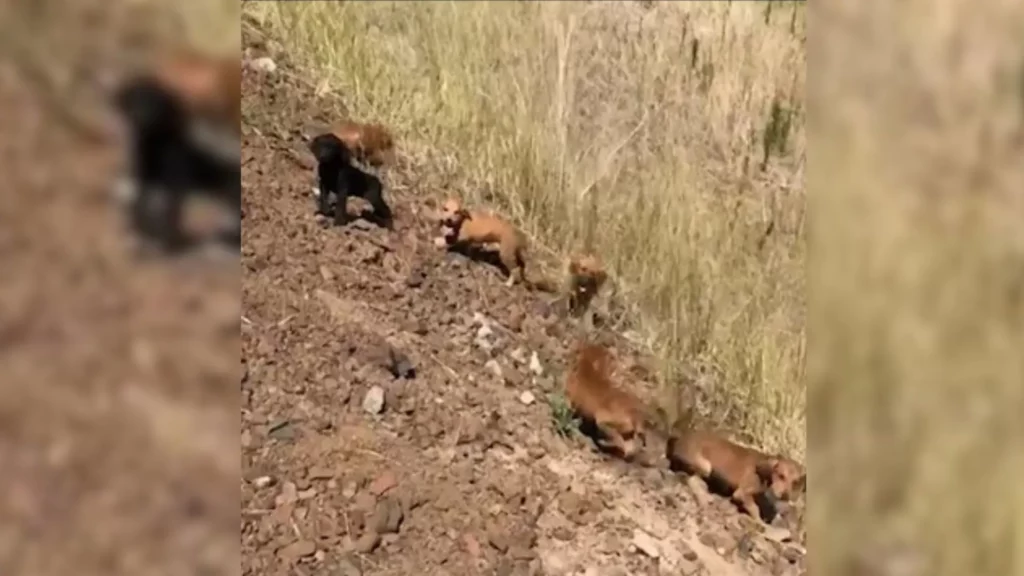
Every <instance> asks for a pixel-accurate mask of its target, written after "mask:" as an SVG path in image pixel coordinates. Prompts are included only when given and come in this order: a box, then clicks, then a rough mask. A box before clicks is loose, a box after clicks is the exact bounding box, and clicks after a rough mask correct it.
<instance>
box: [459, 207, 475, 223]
mask: <svg viewBox="0 0 1024 576" xmlns="http://www.w3.org/2000/svg"><path fill="white" fill-rule="evenodd" d="M455 213H456V214H458V215H459V217H460V218H462V219H463V220H472V219H473V218H472V216H470V215H469V210H466V209H465V208H459V209H458V210H457V211H456V212H455Z"/></svg>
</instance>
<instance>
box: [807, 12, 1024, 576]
mask: <svg viewBox="0 0 1024 576" xmlns="http://www.w3.org/2000/svg"><path fill="white" fill-rule="evenodd" d="M809 10H810V11H811V20H812V22H813V25H812V26H811V34H810V36H811V41H810V42H809V48H808V50H809V70H810V72H809V77H810V78H811V79H812V81H811V82H810V83H809V91H808V94H809V98H810V105H809V108H808V109H809V111H810V114H809V118H808V137H809V138H808V146H809V147H810V148H811V149H812V150H813V153H812V158H813V161H812V162H811V164H810V168H809V170H808V185H809V186H810V189H811V190H812V191H813V193H812V195H811V197H810V198H811V205H812V214H813V216H812V218H811V235H810V239H809V242H810V244H809V245H810V252H811V257H810V259H809V263H810V267H809V271H810V276H809V297H810V312H811V314H810V324H809V327H808V334H809V335H808V338H809V346H808V350H809V355H808V356H809V357H808V372H809V378H808V404H809V414H808V428H807V434H808V449H809V453H808V459H809V462H810V464H811V479H810V483H809V486H810V493H811V495H810V499H811V500H812V501H813V502H814V504H813V505H811V506H810V507H809V514H810V516H811V526H810V528H809V530H810V542H811V544H810V547H811V550H813V552H811V554H810V559H811V564H812V565H813V573H814V574H891V575H908V576H909V575H915V574H917V575H938V574H949V575H953V574H1022V573H1024V546H1022V545H1024V526H1022V520H1024V508H1022V505H1024V502H1022V494H1024V488H1022V486H1024V485H1022V484H1021V482H1020V479H1021V475H1022V473H1024V450H1022V444H1021V441H1022V432H1024V420H1022V419H1021V418H1020V414H1021V409H1022V407H1024V353H1022V352H1024V226H1022V223H1024V124H1022V117H1024V46H1022V44H1021V39H1022V38H1024V34H1022V33H1024V6H1021V4H1020V3H1017V2H955V1H952V0H950V1H946V0H939V1H929V2H920V1H912V2H901V3H894V2H891V3H871V4H870V5H868V4H864V3H841V2H828V3H822V2H814V3H812V4H811V6H810V8H809Z"/></svg>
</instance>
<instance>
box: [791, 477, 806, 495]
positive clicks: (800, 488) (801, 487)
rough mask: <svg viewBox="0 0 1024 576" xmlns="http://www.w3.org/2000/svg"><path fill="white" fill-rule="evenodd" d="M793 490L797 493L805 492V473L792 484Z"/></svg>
mask: <svg viewBox="0 0 1024 576" xmlns="http://www.w3.org/2000/svg"><path fill="white" fill-rule="evenodd" d="M793 490H795V491H797V492H805V491H806V490H807V473H804V474H801V475H800V477H799V478H797V479H796V482H794V483H793Z"/></svg>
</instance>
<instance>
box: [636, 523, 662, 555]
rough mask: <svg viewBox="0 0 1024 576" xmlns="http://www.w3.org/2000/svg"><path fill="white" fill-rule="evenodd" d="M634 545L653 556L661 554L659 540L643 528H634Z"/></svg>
mask: <svg viewBox="0 0 1024 576" xmlns="http://www.w3.org/2000/svg"><path fill="white" fill-rule="evenodd" d="M633 546H636V549H637V550H639V551H640V552H643V553H644V554H645V555H647V556H650V557H651V558H657V557H659V556H661V549H660V548H658V542H657V541H656V540H655V539H654V538H653V537H652V536H651V535H650V534H648V533H646V532H644V531H643V530H640V529H636V530H633Z"/></svg>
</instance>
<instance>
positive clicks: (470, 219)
mask: <svg viewBox="0 0 1024 576" xmlns="http://www.w3.org/2000/svg"><path fill="white" fill-rule="evenodd" d="M441 224H442V226H443V227H444V228H445V229H446V230H445V240H446V242H447V243H448V245H449V246H451V245H472V246H477V247H482V246H484V245H486V244H497V245H498V258H500V259H501V263H502V264H503V265H504V266H505V268H506V269H507V270H508V273H509V275H508V280H507V281H506V282H505V285H506V286H511V285H512V284H514V283H515V281H516V279H517V278H518V280H519V281H520V282H524V283H525V282H526V260H525V259H524V256H525V255H526V236H524V235H523V233H522V232H520V231H519V230H518V229H517V228H516V227H515V226H513V225H512V224H511V223H510V222H508V221H506V220H504V219H502V218H501V217H499V216H495V215H493V214H487V213H485V212H480V211H476V210H474V211H469V210H466V209H465V208H464V207H463V206H462V203H461V202H459V201H458V200H457V199H455V198H449V199H447V200H445V202H444V204H443V205H442V206H441Z"/></svg>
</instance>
